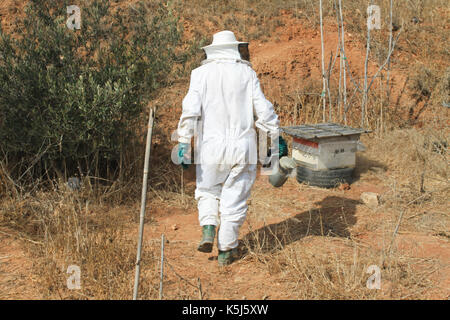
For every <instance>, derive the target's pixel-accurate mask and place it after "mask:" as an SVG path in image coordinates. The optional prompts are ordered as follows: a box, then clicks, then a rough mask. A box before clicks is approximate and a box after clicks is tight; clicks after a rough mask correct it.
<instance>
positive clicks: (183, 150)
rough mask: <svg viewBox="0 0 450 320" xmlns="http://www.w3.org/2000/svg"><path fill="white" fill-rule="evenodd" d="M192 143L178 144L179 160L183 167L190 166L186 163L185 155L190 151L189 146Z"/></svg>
mask: <svg viewBox="0 0 450 320" xmlns="http://www.w3.org/2000/svg"><path fill="white" fill-rule="evenodd" d="M190 147H191V145H190V144H189V143H182V142H180V143H179V144H178V162H179V163H180V164H181V166H182V167H183V169H187V168H189V163H184V156H185V155H186V154H188V153H189V148H190Z"/></svg>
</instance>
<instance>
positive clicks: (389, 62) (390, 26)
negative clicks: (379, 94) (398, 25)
mask: <svg viewBox="0 0 450 320" xmlns="http://www.w3.org/2000/svg"><path fill="white" fill-rule="evenodd" d="M391 49H392V0H391V1H390V4H389V52H391ZM388 59H389V60H388V65H387V76H386V90H387V98H386V102H387V106H389V100H390V93H391V90H390V88H389V78H390V69H391V57H390V55H389V57H388Z"/></svg>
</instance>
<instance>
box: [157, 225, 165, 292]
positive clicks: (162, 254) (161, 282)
mask: <svg viewBox="0 0 450 320" xmlns="http://www.w3.org/2000/svg"><path fill="white" fill-rule="evenodd" d="M165 242H166V241H165V238H164V233H163V234H162V235H161V274H160V277H159V300H162V298H163V279H164V243H165Z"/></svg>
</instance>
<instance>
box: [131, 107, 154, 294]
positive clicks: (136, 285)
mask: <svg viewBox="0 0 450 320" xmlns="http://www.w3.org/2000/svg"><path fill="white" fill-rule="evenodd" d="M154 113H155V112H154V110H153V109H150V116H149V118H148V130H147V143H146V146H145V160H144V177H143V181H142V195H141V213H140V219H139V220H140V221H139V239H138V248H137V256H136V274H135V277H134V289H133V300H137V297H138V289H139V275H140V272H141V250H142V238H143V236H144V219H145V205H146V203H147V181H148V166H149V160H150V149H151V141H152V133H153V120H154Z"/></svg>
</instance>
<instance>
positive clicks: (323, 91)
mask: <svg viewBox="0 0 450 320" xmlns="http://www.w3.org/2000/svg"><path fill="white" fill-rule="evenodd" d="M319 4H320V42H321V46H322V83H323V86H322V104H323V117H322V120H323V122H325V113H326V97H325V94H326V90H327V84H326V81H327V80H326V77H325V61H324V60H325V57H324V47H323V17H322V0H320V2H319Z"/></svg>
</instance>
